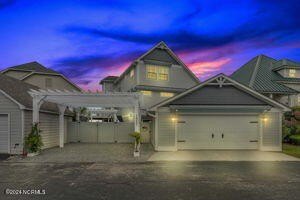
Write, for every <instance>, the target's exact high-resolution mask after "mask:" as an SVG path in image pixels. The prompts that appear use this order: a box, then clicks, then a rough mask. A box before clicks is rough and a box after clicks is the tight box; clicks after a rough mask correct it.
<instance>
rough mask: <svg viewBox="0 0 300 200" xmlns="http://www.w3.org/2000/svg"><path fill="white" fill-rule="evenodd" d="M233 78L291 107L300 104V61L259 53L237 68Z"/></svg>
mask: <svg viewBox="0 0 300 200" xmlns="http://www.w3.org/2000/svg"><path fill="white" fill-rule="evenodd" d="M231 78H232V79H234V80H236V81H238V82H240V83H242V84H243V85H246V86H248V87H250V88H251V89H253V90H255V91H257V92H259V93H261V94H263V95H266V96H268V97H270V98H272V99H274V100H276V101H278V102H281V103H283V104H285V105H288V106H290V107H293V106H297V105H299V104H300V97H299V93H300V63H297V62H294V61H291V60H287V59H282V60H276V59H273V58H270V57H268V56H265V55H259V56H256V57H254V58H252V59H251V60H250V61H248V62H247V63H246V64H244V65H243V66H241V67H240V68H239V69H237V70H236V71H235V72H234V73H233V74H232V75H231Z"/></svg>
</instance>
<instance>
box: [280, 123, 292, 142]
mask: <svg viewBox="0 0 300 200" xmlns="http://www.w3.org/2000/svg"><path fill="white" fill-rule="evenodd" d="M290 136H291V128H290V127H288V126H283V127H282V140H283V142H289V138H290Z"/></svg>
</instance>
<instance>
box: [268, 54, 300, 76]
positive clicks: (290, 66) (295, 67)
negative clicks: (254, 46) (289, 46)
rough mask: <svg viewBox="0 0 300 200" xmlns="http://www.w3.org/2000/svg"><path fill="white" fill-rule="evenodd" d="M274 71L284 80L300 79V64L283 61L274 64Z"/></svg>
mask: <svg viewBox="0 0 300 200" xmlns="http://www.w3.org/2000/svg"><path fill="white" fill-rule="evenodd" d="M273 71H275V72H277V73H278V74H280V75H281V76H282V77H284V78H300V63H297V62H294V61H291V60H288V59H282V60H279V61H277V62H275V63H273Z"/></svg>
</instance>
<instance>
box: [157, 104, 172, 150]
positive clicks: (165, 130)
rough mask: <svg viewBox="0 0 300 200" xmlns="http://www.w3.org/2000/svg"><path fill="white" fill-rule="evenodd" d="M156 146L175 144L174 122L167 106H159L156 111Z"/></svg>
mask: <svg viewBox="0 0 300 200" xmlns="http://www.w3.org/2000/svg"><path fill="white" fill-rule="evenodd" d="M157 141H158V147H174V146H175V123H174V122H173V121H172V114H171V113H170V111H169V109H168V108H160V109H159V111H158V136H157Z"/></svg>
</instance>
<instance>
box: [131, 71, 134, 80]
mask: <svg viewBox="0 0 300 200" xmlns="http://www.w3.org/2000/svg"><path fill="white" fill-rule="evenodd" d="M133 76H134V69H132V70H131V71H130V78H132V77H133Z"/></svg>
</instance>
